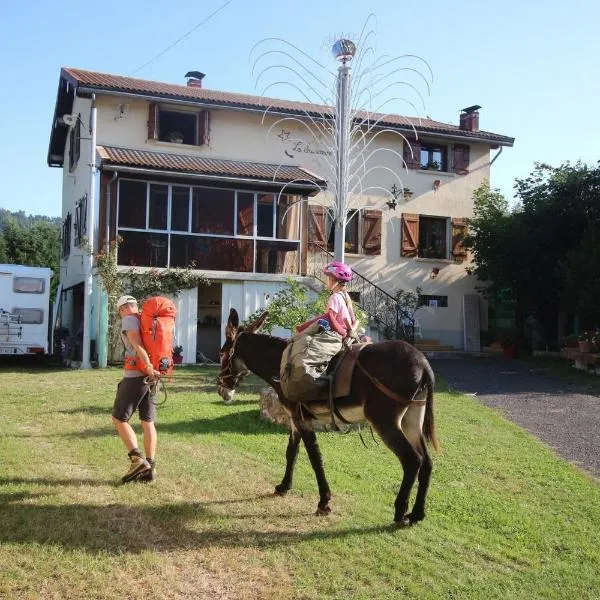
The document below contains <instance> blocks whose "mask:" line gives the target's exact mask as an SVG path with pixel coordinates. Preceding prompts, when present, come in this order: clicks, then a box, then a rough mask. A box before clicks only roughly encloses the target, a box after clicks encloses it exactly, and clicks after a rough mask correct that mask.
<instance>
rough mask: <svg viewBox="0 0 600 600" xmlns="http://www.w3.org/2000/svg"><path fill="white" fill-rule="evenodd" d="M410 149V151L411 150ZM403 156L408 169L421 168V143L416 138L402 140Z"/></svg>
mask: <svg viewBox="0 0 600 600" xmlns="http://www.w3.org/2000/svg"><path fill="white" fill-rule="evenodd" d="M411 149H412V152H411ZM403 158H404V162H405V163H406V166H407V168H409V169H420V168H421V144H420V143H419V142H418V141H417V140H410V139H409V140H408V141H407V140H404V150H403Z"/></svg>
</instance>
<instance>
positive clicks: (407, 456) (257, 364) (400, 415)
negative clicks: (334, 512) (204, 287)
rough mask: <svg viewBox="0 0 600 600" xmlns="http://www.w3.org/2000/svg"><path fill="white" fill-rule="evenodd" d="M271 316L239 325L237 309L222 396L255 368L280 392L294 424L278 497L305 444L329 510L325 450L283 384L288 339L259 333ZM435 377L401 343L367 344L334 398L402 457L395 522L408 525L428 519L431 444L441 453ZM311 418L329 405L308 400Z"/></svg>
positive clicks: (322, 503)
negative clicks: (344, 393)
mask: <svg viewBox="0 0 600 600" xmlns="http://www.w3.org/2000/svg"><path fill="white" fill-rule="evenodd" d="M266 317H267V313H264V314H263V315H261V317H260V318H259V319H258V320H257V321H255V322H254V323H252V324H250V325H248V326H246V327H240V325H239V317H238V314H237V311H236V310H235V309H231V312H230V314H229V320H228V322H227V328H226V334H225V335H226V341H225V344H224V345H223V347H222V348H221V372H220V374H219V378H218V384H219V388H218V389H219V395H220V396H221V397H222V398H223V400H225V401H226V402H231V401H232V400H233V395H234V390H235V388H236V387H237V386H238V385H239V383H240V382H241V380H242V379H243V378H244V376H245V375H246V374H248V373H249V372H250V371H251V372H253V373H255V374H256V375H258V376H259V377H260V378H261V379H263V380H264V381H266V382H267V383H268V384H269V385H270V386H271V387H273V388H274V389H275V391H276V392H277V394H278V396H279V400H280V401H281V403H282V405H283V406H284V407H285V409H286V410H287V411H288V413H289V415H290V417H291V420H292V429H291V432H290V437H289V442H288V446H287V450H286V460H287V465H286V469H285V474H284V476H283V479H282V481H281V483H280V484H279V485H277V486H276V487H275V493H276V494H279V495H283V494H285V493H286V492H287V491H288V490H289V489H290V488H291V487H292V477H293V472H294V465H295V463H296V458H297V456H298V448H299V445H300V441H301V440H302V441H303V442H304V445H305V447H306V451H307V453H308V458H309V460H310V464H311V465H312V467H313V469H314V471H315V475H316V478H317V484H318V487H319V504H318V506H317V513H316V514H327V513H329V512H330V511H331V508H330V506H329V501H330V499H331V491H330V489H329V484H328V483H327V479H326V477H325V471H324V469H323V460H322V458H321V451H320V450H319V446H318V444H317V438H316V435H315V432H314V431H312V430H311V428H310V422H308V421H306V420H304V419H303V414H302V413H303V411H302V407H301V405H300V404H299V403H297V402H295V403H291V402H289V401H288V400H287V399H286V397H285V396H284V395H283V393H282V391H281V386H280V384H279V365H280V362H281V357H282V354H283V350H284V348H285V347H286V345H287V343H288V341H287V340H283V339H280V338H276V337H272V336H269V335H262V334H258V333H256V332H257V331H258V330H259V329H260V327H261V325H262V324H263V323H264V321H265V319H266ZM433 388H434V375H433V371H432V369H431V366H430V365H429V362H428V361H427V359H426V358H425V356H423V354H422V353H421V352H419V351H418V350H417V349H416V348H414V347H413V346H411V345H410V344H407V343H406V342H402V341H397V340H394V341H387V342H381V343H377V344H371V345H368V346H365V347H364V348H363V349H362V350H361V351H360V354H359V355H358V368H356V369H354V372H353V375H352V383H351V391H350V395H349V396H348V397H346V398H341V399H336V401H335V412H336V414H338V416H340V417H341V418H342V419H343V420H344V421H345V422H348V423H358V422H364V421H368V422H369V423H370V424H371V426H372V427H373V429H374V430H375V431H376V432H377V433H378V434H379V435H380V437H381V439H382V440H383V441H384V442H385V444H386V445H387V447H388V448H389V449H390V450H391V451H392V452H393V453H394V454H395V455H396V456H397V457H398V459H399V460H400V463H401V464H402V469H403V471H404V476H403V478H402V483H401V485H400V490H399V492H398V495H397V497H396V502H395V505H394V522H395V523H396V525H398V526H404V525H410V524H413V523H416V522H418V521H421V520H422V519H424V518H425V499H426V496H427V490H428V487H429V480H430V478H431V471H432V463H431V458H430V456H429V453H428V452H427V445H426V442H429V443H430V444H431V445H432V447H433V448H434V449H436V450H437V447H438V442H437V439H436V433H435V426H434V418H433ZM305 408H308V410H309V411H310V413H312V414H313V415H315V414H322V415H327V414H329V413H328V408H327V401H321V402H308V403H307V404H306V405H305ZM417 477H418V488H417V495H416V498H415V503H414V506H413V509H412V512H411V513H410V514H406V512H407V510H408V501H409V496H410V492H411V489H412V487H413V485H414V483H415V480H416V479H417Z"/></svg>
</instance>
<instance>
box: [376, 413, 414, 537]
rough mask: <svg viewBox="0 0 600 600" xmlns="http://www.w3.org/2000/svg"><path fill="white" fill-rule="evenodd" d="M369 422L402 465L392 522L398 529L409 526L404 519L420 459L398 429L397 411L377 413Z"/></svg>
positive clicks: (398, 418)
mask: <svg viewBox="0 0 600 600" xmlns="http://www.w3.org/2000/svg"><path fill="white" fill-rule="evenodd" d="M379 408H381V407H379ZM369 420H370V421H371V424H372V425H373V427H374V428H375V430H376V431H377V433H378V434H379V435H380V436H381V439H382V440H383V441H384V443H385V445H386V446H387V447H388V448H389V449H390V450H391V451H392V452H393V453H394V454H395V455H396V456H397V457H398V459H399V460H400V464H401V465H402V469H403V471H404V474H403V477H402V483H401V484H400V490H399V491H398V495H397V496H396V502H395V503H394V522H395V523H396V525H397V526H398V527H403V526H405V525H409V524H410V521H409V519H408V518H407V517H406V511H407V509H408V499H409V496H410V491H411V489H412V487H413V485H414V483H415V479H416V478H417V473H418V472H419V468H420V466H421V457H420V456H419V454H418V453H417V452H416V451H415V449H414V448H413V447H412V445H411V444H410V442H409V441H408V440H407V439H406V436H405V435H404V433H403V432H402V430H401V429H400V426H399V421H400V420H401V415H398V413H397V411H395V410H390V411H379V413H378V414H377V415H373V416H369Z"/></svg>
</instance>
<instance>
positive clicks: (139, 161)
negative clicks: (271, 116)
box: [97, 146, 325, 191]
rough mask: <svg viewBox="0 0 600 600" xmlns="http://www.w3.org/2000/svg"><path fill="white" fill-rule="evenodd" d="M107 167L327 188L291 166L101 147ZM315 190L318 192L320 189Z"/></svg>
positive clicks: (101, 156)
mask: <svg viewBox="0 0 600 600" xmlns="http://www.w3.org/2000/svg"><path fill="white" fill-rule="evenodd" d="M97 152H98V155H99V156H100V158H101V160H102V165H103V166H111V165H119V166H126V167H137V168H146V169H156V170H159V171H161V170H162V171H175V172H180V173H182V174H183V173H185V174H198V175H206V176H207V177H210V176H213V177H215V178H219V177H225V178H239V179H247V180H249V181H261V182H269V183H273V184H278V185H284V184H292V182H294V183H295V184H296V185H304V186H312V185H313V184H316V185H319V186H321V187H323V186H324V185H325V182H324V181H323V180H322V179H321V178H319V177H318V176H317V175H315V174H313V173H311V172H310V171H307V170H306V169H302V168H301V167H296V166H290V165H275V164H268V163H253V162H247V161H239V160H220V159H215V158H205V157H202V156H194V155H188V154H173V153H169V152H153V151H149V150H134V149H131V148H118V147H115V146H97ZM316 185H315V186H314V187H315V191H317V188H316Z"/></svg>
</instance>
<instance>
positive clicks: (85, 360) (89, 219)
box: [81, 94, 97, 369]
mask: <svg viewBox="0 0 600 600" xmlns="http://www.w3.org/2000/svg"><path fill="white" fill-rule="evenodd" d="M96 121H97V109H96V95H95V94H92V106H91V109H90V162H89V167H90V188H89V190H88V201H87V207H86V217H85V225H86V234H87V239H88V244H89V248H88V250H89V252H88V254H86V256H85V263H84V264H85V279H84V282H83V349H82V356H81V368H82V369H89V368H91V366H92V365H91V363H90V339H91V336H90V333H91V327H92V283H93V280H92V267H93V264H94V262H93V261H94V219H95V216H96V210H95V204H96V202H95V195H96Z"/></svg>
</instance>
